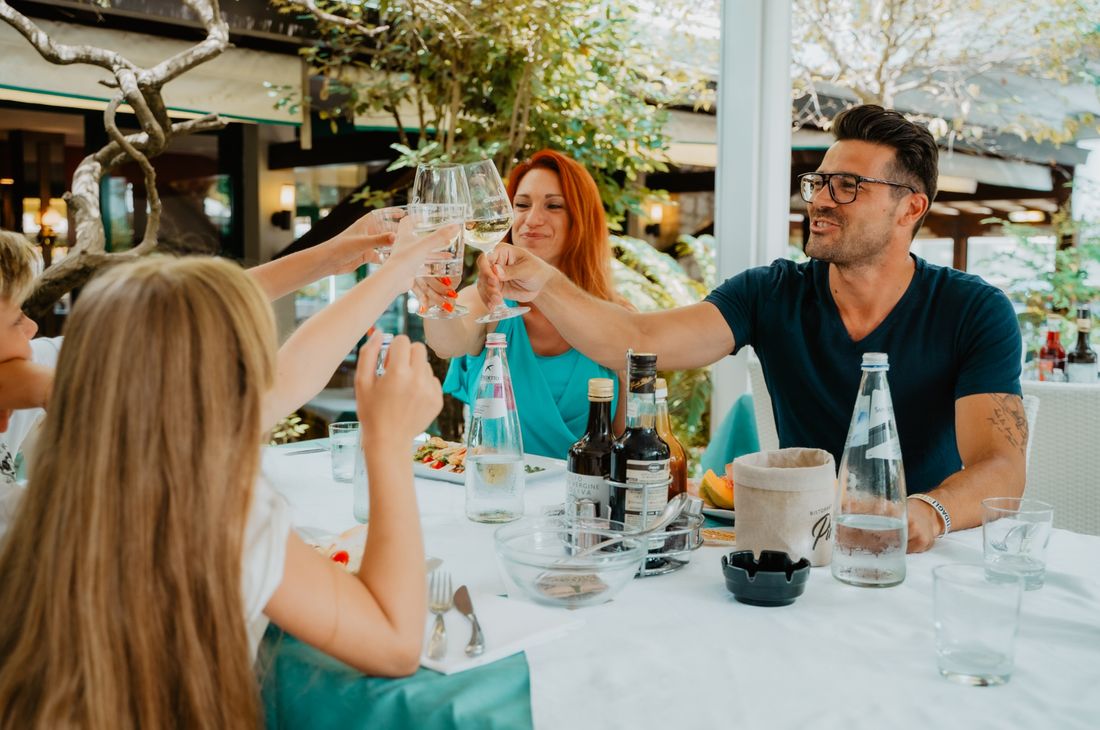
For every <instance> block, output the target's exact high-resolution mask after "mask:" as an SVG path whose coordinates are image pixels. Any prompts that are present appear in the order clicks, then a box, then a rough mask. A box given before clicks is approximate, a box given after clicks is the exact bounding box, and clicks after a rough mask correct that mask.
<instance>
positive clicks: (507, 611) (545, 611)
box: [420, 593, 584, 674]
mask: <svg viewBox="0 0 1100 730" xmlns="http://www.w3.org/2000/svg"><path fill="white" fill-rule="evenodd" d="M470 598H471V599H472V601H473V604H474V613H475V614H476V615H477V621H478V623H479V624H481V632H482V633H483V634H484V635H485V651H484V653H482V655H481V656H479V657H474V658H473V659H471V658H470V657H468V656H466V651H465V650H466V643H467V642H468V641H469V640H470V630H471V626H472V625H471V624H470V620H469V619H467V618H466V617H465V616H463V615H462V614H461V613H459V612H458V610H456V609H451V610H450V611H448V612H447V613H446V614H444V616H443V622H444V624H445V625H446V627H447V653H446V654H445V655H444V656H443V658H442V659H438V660H437V659H429V658H428V655H427V651H428V639H429V638H430V637H431V635H432V628H433V627H434V626H435V614H428V623H427V627H426V629H425V632H424V650H423V651H424V653H422V654H421V655H420V666H422V667H427V668H428V669H434V670H435V671H437V672H440V673H441V674H456V673H458V672H465V671H466V670H467V669H473V668H474V667H480V666H482V665H484V664H491V663H492V662H495V661H497V660H498V659H504V658H506V657H510V656H512V655H513V654H517V653H519V652H521V651H523V650H524V649H528V648H530V647H532V646H536V645H538V644H543V643H545V642H548V641H553V640H554V639H557V638H558V637H560V636H562V635H563V634H565V633H567V632H569V631H572V630H573V629H575V628H577V627H578V626H580V625H581V624H583V623H584V620H583V619H580V618H577V617H576V615H575V614H573V613H572V612H571V611H568V610H566V609H561V608H548V607H546V606H540V605H538V604H535V603H528V602H526V601H519V600H514V599H507V598H501V597H500V596H494V595H491V594H488V593H482V594H479V593H471V596H470Z"/></svg>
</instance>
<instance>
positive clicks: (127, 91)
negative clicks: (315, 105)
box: [0, 0, 229, 318]
mask: <svg viewBox="0 0 1100 730" xmlns="http://www.w3.org/2000/svg"><path fill="white" fill-rule="evenodd" d="M183 3H184V4H185V5H186V6H187V7H188V8H189V9H190V10H191V12H192V13H193V14H194V15H195V17H196V19H197V20H198V21H199V23H200V24H201V25H202V27H203V29H204V30H205V31H206V37H205V38H204V39H203V40H202V41H201V42H200V43H198V44H196V45H194V46H192V47H190V48H188V49H186V50H183V51H181V52H179V53H177V54H175V55H174V56H172V57H170V58H167V59H165V60H164V61H162V62H160V63H159V64H157V65H156V66H153V67H152V68H141V67H140V66H137V65H136V64H134V63H133V62H132V61H130V60H129V59H127V58H126V57H124V56H123V55H122V54H120V53H117V52H115V51H109V50H106V49H103V48H95V47H93V46H70V45H64V44H58V43H54V42H53V41H52V40H51V39H50V37H49V36H48V35H47V34H46V32H45V31H43V30H42V29H41V28H39V27H38V26H37V25H36V24H35V23H34V22H33V21H31V20H30V19H29V18H27V17H26V16H25V15H23V14H22V13H20V12H18V11H17V10H15V9H14V8H12V7H11V5H9V4H8V3H7V2H6V0H0V18H2V19H3V20H4V21H6V22H7V23H8V24H9V25H11V26H12V27H13V28H15V29H16V30H18V31H19V32H20V33H22V34H23V36H24V37H25V38H26V39H27V41H28V42H30V44H31V45H32V46H34V48H35V50H37V51H38V53H39V54H40V55H41V56H42V57H43V58H44V59H46V60H47V61H49V62H51V63H56V64H61V65H67V64H71V63H86V64H91V65H93V66H99V67H100V68H103V69H105V70H106V71H108V72H110V73H111V75H112V77H113V78H112V79H111V80H109V81H103V82H101V83H103V84H104V85H105V86H107V87H108V88H111V89H115V90H116V93H115V96H114V97H113V98H112V99H111V101H110V102H109V103H108V104H107V109H106V110H105V111H104V113H103V123H104V126H105V127H106V129H107V135H108V137H109V138H110V141H109V142H108V143H107V144H106V145H105V146H104V147H103V148H102V149H101V150H99V151H98V152H95V153H93V154H90V155H88V156H87V157H85V158H84V159H83V160H82V161H81V162H80V164H79V165H77V168H76V172H75V173H74V174H73V183H72V190H71V192H69V193H66V194H65V200H66V202H67V203H68V205H69V206H70V207H71V209H72V213H73V219H74V222H75V226H74V233H73V241H72V245H71V246H70V248H69V255H68V256H66V257H65V259H64V260H63V261H61V262H60V263H58V264H56V265H54V266H51V267H49V268H48V269H47V270H46V271H45V273H43V275H42V276H41V277H39V279H38V281H37V283H36V285H35V289H34V292H33V293H32V294H31V296H30V297H29V298H28V300H27V301H26V303H25V304H24V310H25V311H26V312H27V314H29V315H30V316H31V317H32V318H40V317H41V316H42V315H44V314H46V313H48V312H49V311H50V309H51V308H52V307H53V305H54V303H55V302H57V300H58V299H60V298H61V296H62V295H64V294H65V293H66V292H69V291H72V290H73V289H75V288H77V287H79V286H81V285H83V284H84V283H85V282H86V281H88V279H89V278H91V276H92V275H93V274H94V273H95V272H96V271H98V270H99V269H101V268H103V267H104V266H109V265H111V264H114V263H120V262H122V261H127V260H132V259H134V258H136V257H138V256H141V255H143V254H146V253H149V252H150V251H152V250H154V249H155V248H156V247H157V233H158V231H159V228H160V215H161V201H160V196H159V195H158V194H157V185H156V179H157V178H156V171H155V170H154V169H153V165H152V163H151V162H150V159H151V158H153V157H156V156H157V155H159V154H160V153H161V152H163V151H164V149H165V147H167V145H168V143H169V141H171V139H172V138H173V137H176V136H181V135H185V134H191V133H193V132H202V131H207V130H213V129H220V128H221V127H223V126H225V122H223V121H222V120H221V119H219V118H218V116H217V115H216V114H211V115H207V116H205V117H201V118H199V119H191V120H188V121H185V122H176V123H173V122H172V120H171V119H170V118H169V116H168V109H167V107H166V106H165V104H164V99H163V97H162V95H161V90H162V88H163V87H164V85H165V84H166V83H168V82H169V81H171V80H172V79H174V78H176V77H177V76H180V75H181V74H183V73H186V72H187V71H189V70H190V69H192V68H194V67H195V66H198V65H199V64H201V63H205V62H206V61H209V60H210V59H212V58H214V57H216V56H218V55H220V54H221V53H222V52H223V51H225V49H226V48H227V47H228V46H229V26H228V25H227V24H226V23H225V21H224V20H223V19H222V17H221V11H220V10H219V8H218V3H217V0H183ZM123 104H128V105H129V106H130V108H131V109H132V111H133V113H134V114H135V115H136V116H137V119H138V123H139V124H140V126H141V132H138V133H136V134H128V135H126V134H123V133H122V132H121V131H120V130H119V128H118V124H117V123H116V121H115V116H116V114H117V112H118V109H119V107H120V106H122V105H123ZM130 161H133V162H136V163H137V164H138V166H140V167H141V170H142V172H143V173H144V176H145V187H146V194H147V195H148V200H149V216H148V220H147V222H146V225H145V234H144V236H143V237H142V241H141V243H140V244H139V245H138V246H136V247H134V248H133V249H132V250H129V251H124V252H119V253H107V247H106V244H107V240H106V234H105V233H104V229H103V219H102V216H101V213H100V205H99V191H100V182H101V181H102V179H103V177H104V176H105V175H107V174H108V173H110V171H111V170H113V169H115V168H116V167H118V166H119V165H122V164H125V163H127V162H130Z"/></svg>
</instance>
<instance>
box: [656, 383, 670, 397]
mask: <svg viewBox="0 0 1100 730" xmlns="http://www.w3.org/2000/svg"><path fill="white" fill-rule="evenodd" d="M654 393H656V395H657V400H663V399H665V398H668V383H667V382H666V381H665V379H664V378H657V390H655V391H654Z"/></svg>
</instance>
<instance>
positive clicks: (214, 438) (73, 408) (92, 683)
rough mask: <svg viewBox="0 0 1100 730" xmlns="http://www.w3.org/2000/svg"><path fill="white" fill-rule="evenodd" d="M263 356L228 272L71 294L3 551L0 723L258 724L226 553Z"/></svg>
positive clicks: (183, 270) (265, 323) (236, 586)
mask: <svg viewBox="0 0 1100 730" xmlns="http://www.w3.org/2000/svg"><path fill="white" fill-rule="evenodd" d="M274 353H275V328H274V322H273V319H272V315H271V309H270V306H269V305H268V304H267V302H266V301H265V299H264V297H263V295H262V294H261V292H260V291H259V289H258V288H257V287H256V285H255V284H253V283H252V282H251V280H250V279H249V278H248V277H247V275H245V274H244V273H243V272H242V271H241V270H240V269H238V268H237V267H236V266H234V265H233V264H231V263H229V262H226V261H221V260H216V259H206V258H191V259H165V258H158V259H154V260H144V261H140V262H137V263H134V264H129V265H125V266H119V267H117V268H116V269H114V270H112V271H110V272H108V273H106V274H104V275H103V276H101V277H100V278H98V279H97V280H95V281H94V282H93V283H92V284H90V285H89V286H88V287H86V288H85V290H84V292H83V294H82V295H81V297H80V298H79V300H78V302H77V304H76V306H75V307H74V308H73V312H72V316H71V317H70V320H69V322H68V324H67V327H66V338H65V344H64V346H63V347H62V350H61V356H60V360H59V362H58V367H57V375H56V382H55V385H54V390H53V396H52V399H51V401H50V407H49V412H48V414H47V416H46V419H45V424H44V433H43V434H42V435H41V437H40V438H39V441H38V443H39V444H40V447H39V448H38V449H37V453H36V454H35V455H34V459H33V465H32V468H31V473H30V483H29V485H28V487H27V493H26V495H25V497H24V500H23V504H22V505H21V506H20V509H19V512H18V514H17V515H16V517H15V520H14V524H13V527H12V530H11V533H10V534H9V535H8V537H7V539H6V542H5V543H4V545H3V546H2V549H0V586H3V589H4V597H3V599H2V600H0V657H3V659H2V662H3V665H2V667H0V727H3V728H5V729H7V728H20V729H22V728H69V727H80V728H112V729H114V728H120V729H121V728H139V727H140V728H166V727H187V728H229V727H248V728H255V727H256V726H257V724H258V722H259V715H260V711H259V699H258V693H257V688H256V682H255V679H254V675H253V673H252V657H251V656H250V651H249V643H248V637H247V632H246V628H245V620H244V615H243V603H242V590H241V554H242V545H243V541H244V527H245V521H246V517H247V513H248V509H249V503H250V500H251V496H252V485H253V480H254V478H255V476H256V473H257V470H258V459H259V448H258V447H259V444H260V439H261V437H262V430H263V424H262V418H261V401H262V395H263V394H264V393H265V392H266V391H267V390H268V389H269V388H270V387H271V384H272V382H273V378H274Z"/></svg>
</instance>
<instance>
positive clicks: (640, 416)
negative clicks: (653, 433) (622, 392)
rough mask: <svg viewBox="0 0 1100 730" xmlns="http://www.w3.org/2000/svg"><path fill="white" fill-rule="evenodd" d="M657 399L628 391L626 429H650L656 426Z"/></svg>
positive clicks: (649, 393) (650, 392) (648, 394)
mask: <svg viewBox="0 0 1100 730" xmlns="http://www.w3.org/2000/svg"><path fill="white" fill-rule="evenodd" d="M656 418H657V398H656V397H655V396H654V394H653V391H649V392H648V393H643V392H635V391H630V395H629V396H627V401H626V427H627V428H633V429H652V428H654V427H655V425H656Z"/></svg>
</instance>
